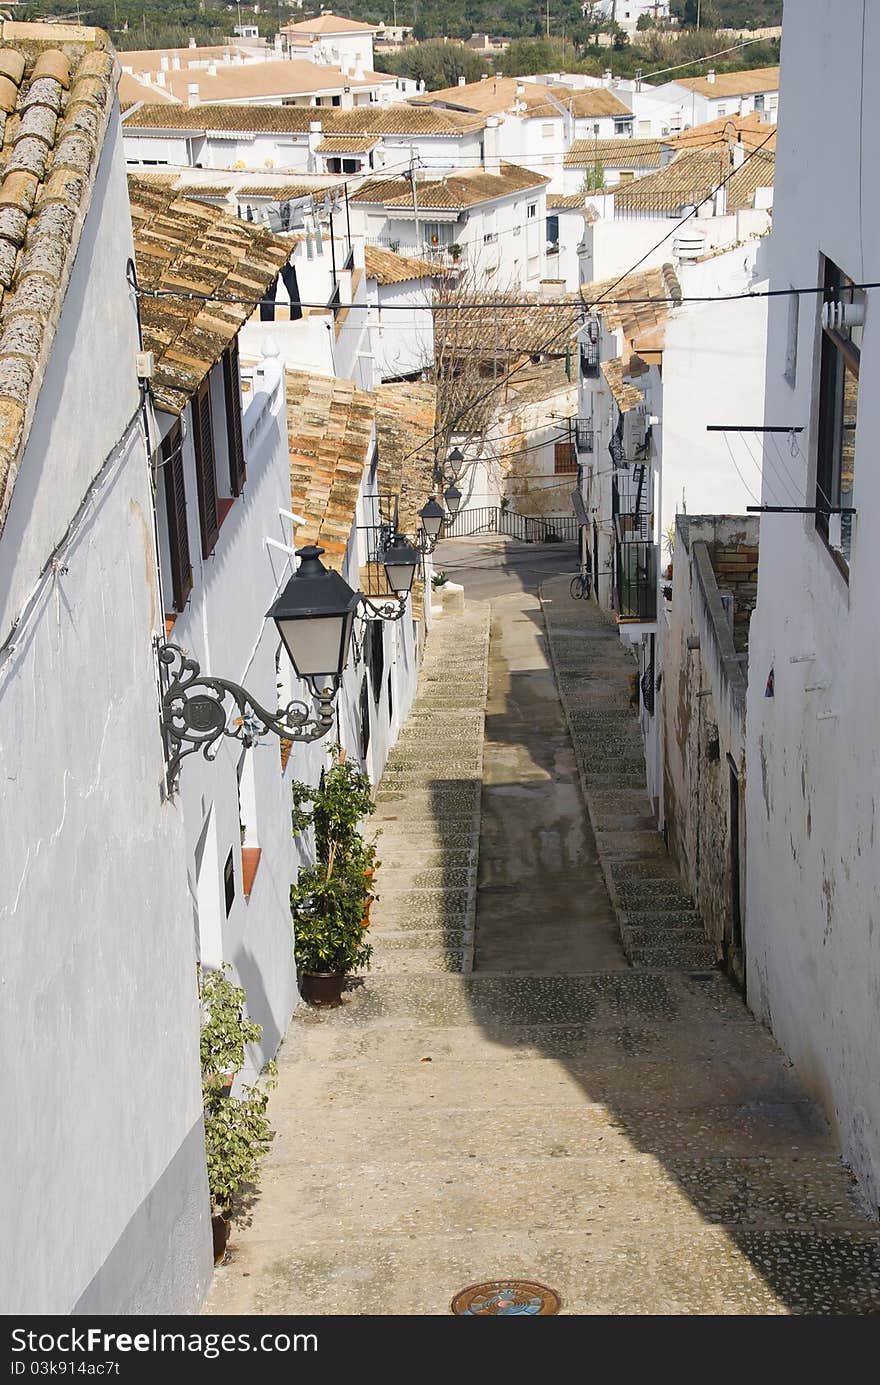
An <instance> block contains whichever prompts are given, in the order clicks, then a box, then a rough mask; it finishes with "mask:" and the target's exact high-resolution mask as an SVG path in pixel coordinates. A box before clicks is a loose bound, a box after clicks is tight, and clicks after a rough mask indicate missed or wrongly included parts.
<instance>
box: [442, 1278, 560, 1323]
mask: <svg viewBox="0 0 880 1385" xmlns="http://www.w3.org/2000/svg"><path fill="white" fill-rule="evenodd" d="M561 1306H562V1300H561V1299H560V1297H559V1295H558V1294H557V1293H556V1292H555V1290H553V1289H548V1288H547V1285H546V1284H536V1283H535V1281H534V1280H532V1279H488V1280H486V1281H485V1282H484V1283H483V1284H469V1285H468V1286H467V1288H466V1289H462V1290H461V1291H460V1292H459V1293H457V1294H456V1295H455V1298H454V1299H453V1300H452V1311H453V1313H457V1314H459V1315H460V1316H462V1317H472V1318H475V1317H478V1318H485V1317H493V1316H497V1317H502V1316H509V1317H521V1316H523V1315H525V1316H527V1317H541V1318H546V1317H550V1315H551V1314H553V1313H558V1312H559V1309H560V1307H561Z"/></svg>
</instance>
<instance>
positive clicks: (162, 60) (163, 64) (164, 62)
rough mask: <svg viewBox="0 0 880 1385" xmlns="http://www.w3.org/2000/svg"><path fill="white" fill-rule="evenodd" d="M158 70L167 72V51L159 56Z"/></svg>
mask: <svg viewBox="0 0 880 1385" xmlns="http://www.w3.org/2000/svg"><path fill="white" fill-rule="evenodd" d="M159 71H160V72H167V71H168V54H167V53H163V54H162V56H161V58H160V59H159Z"/></svg>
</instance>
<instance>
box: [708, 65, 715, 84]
mask: <svg viewBox="0 0 880 1385" xmlns="http://www.w3.org/2000/svg"><path fill="white" fill-rule="evenodd" d="M706 81H707V82H714V81H715V69H714V67H710V68H709V71H708V72H707V73H706Z"/></svg>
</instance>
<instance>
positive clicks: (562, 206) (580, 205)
mask: <svg viewBox="0 0 880 1385" xmlns="http://www.w3.org/2000/svg"><path fill="white" fill-rule="evenodd" d="M547 210H548V212H571V211H576V212H586V211H587V206H586V203H585V202H584V193H582V192H548V193H547ZM591 210H592V209H591Z"/></svg>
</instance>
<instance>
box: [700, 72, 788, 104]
mask: <svg viewBox="0 0 880 1385" xmlns="http://www.w3.org/2000/svg"><path fill="white" fill-rule="evenodd" d="M675 81H676V83H677V85H678V86H680V87H687V88H688V90H689V91H696V92H698V93H699V94H700V96H709V97H714V98H715V99H716V100H718V99H721V98H723V97H725V96H753V95H755V94H757V93H759V92H765V91H778V90H779V68H778V67H753V68H751V69H750V70H749V71H748V72H716V74H715V80H714V82H710V81H709V79H708V78H707V77H677V78H676V79H675Z"/></svg>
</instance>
